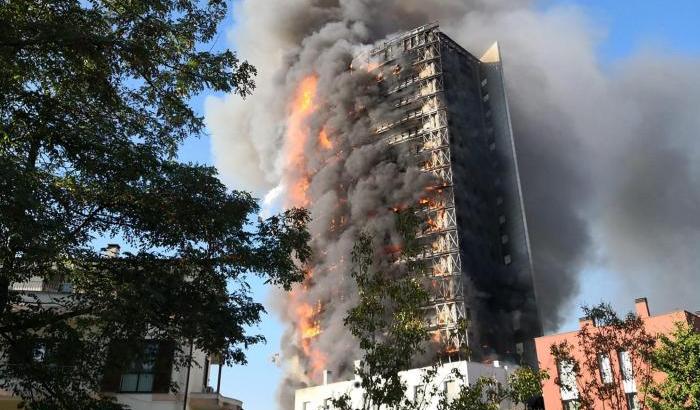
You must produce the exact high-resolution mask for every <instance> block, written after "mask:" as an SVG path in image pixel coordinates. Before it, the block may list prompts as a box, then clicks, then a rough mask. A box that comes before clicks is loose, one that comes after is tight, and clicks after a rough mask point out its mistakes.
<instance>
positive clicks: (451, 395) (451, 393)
mask: <svg viewBox="0 0 700 410" xmlns="http://www.w3.org/2000/svg"><path fill="white" fill-rule="evenodd" d="M443 388H444V389H445V397H446V398H447V401H448V402H451V401H452V400H454V399H455V398H457V395H458V393H459V387H458V386H457V380H454V379H452V380H447V381H446V382H445V385H444V386H443Z"/></svg>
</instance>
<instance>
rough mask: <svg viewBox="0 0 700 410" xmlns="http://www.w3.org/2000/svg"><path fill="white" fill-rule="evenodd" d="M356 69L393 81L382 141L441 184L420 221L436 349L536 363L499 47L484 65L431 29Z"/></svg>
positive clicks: (381, 49)
mask: <svg viewBox="0 0 700 410" xmlns="http://www.w3.org/2000/svg"><path fill="white" fill-rule="evenodd" d="M356 60H359V61H358V62H359V63H360V64H367V65H368V67H371V69H372V70H378V71H379V72H381V73H382V74H380V76H381V77H382V78H381V82H382V83H383V85H384V86H385V87H386V98H387V100H388V101H389V103H390V104H392V105H393V107H394V110H393V112H392V114H391V117H392V118H390V119H387V120H386V121H385V122H383V123H380V124H378V126H377V129H376V132H377V134H378V135H379V136H380V137H382V138H383V139H384V140H385V141H386V143H387V144H389V145H390V146H393V147H396V149H397V150H398V151H399V152H401V153H403V154H402V155H408V156H410V157H411V158H410V161H412V163H413V164H415V165H416V166H418V167H420V169H422V170H423V171H424V172H426V173H430V174H432V175H433V176H434V177H435V178H434V179H435V181H436V182H435V186H434V187H431V188H432V189H431V191H430V194H429V195H428V197H426V198H425V199H423V200H422V201H421V202H422V205H423V206H422V207H419V210H418V212H419V213H420V215H421V220H423V221H424V223H423V225H422V228H421V230H420V232H419V235H418V237H419V240H421V241H422V244H423V245H424V250H423V251H422V253H421V255H420V258H421V259H422V260H423V261H425V264H426V265H427V270H428V272H429V273H430V275H431V276H430V281H429V282H430V289H432V292H431V294H432V300H431V305H430V306H429V307H428V308H427V312H426V315H427V321H428V323H429V325H430V328H431V331H432V332H434V334H435V337H434V339H439V340H440V341H441V342H442V344H443V345H444V349H445V351H446V352H448V353H449V352H456V354H457V355H458V356H459V353H458V352H462V351H466V350H467V349H464V348H465V347H467V348H468V351H469V352H470V353H469V356H468V357H460V358H469V359H472V360H488V359H499V358H500V359H503V360H511V361H515V362H519V361H520V360H525V361H526V362H530V363H534V362H535V353H534V352H535V349H534V345H533V344H532V340H533V338H534V337H536V336H539V335H541V332H542V328H541V324H540V319H539V314H538V310H537V303H536V299H535V292H534V286H533V277H532V276H533V270H532V262H531V256H530V246H529V239H528V232H527V223H526V219H525V213H524V208H523V201H522V194H521V187H520V178H519V174H518V165H517V157H516V150H515V144H514V140H513V132H512V127H511V123H510V113H509V110H508V101H507V95H506V91H505V86H504V82H503V68H502V65H501V55H500V50H499V47H498V44H494V45H493V46H492V47H491V48H490V49H489V50H488V51H487V52H486V53H485V54H484V55H483V56H482V57H481V58H477V57H475V56H473V55H472V54H470V53H469V52H468V51H466V50H465V49H464V48H462V47H460V46H459V45H458V44H457V43H456V42H454V41H453V40H452V39H450V38H449V37H448V36H447V35H445V34H444V33H442V32H441V31H440V29H439V27H438V25H437V24H429V25H426V26H422V27H419V28H416V29H414V30H411V31H409V32H406V33H403V34H401V35H399V36H398V37H396V38H394V39H392V40H388V41H386V42H384V43H382V44H381V45H380V46H378V47H377V48H375V49H373V50H372V51H370V52H369V53H368V54H366V55H362V56H359V57H358V58H357V59H356ZM355 64H356V63H355V62H353V65H355ZM462 321H466V323H468V330H467V332H466V333H464V332H461V331H457V330H458V329H461V326H460V323H462Z"/></svg>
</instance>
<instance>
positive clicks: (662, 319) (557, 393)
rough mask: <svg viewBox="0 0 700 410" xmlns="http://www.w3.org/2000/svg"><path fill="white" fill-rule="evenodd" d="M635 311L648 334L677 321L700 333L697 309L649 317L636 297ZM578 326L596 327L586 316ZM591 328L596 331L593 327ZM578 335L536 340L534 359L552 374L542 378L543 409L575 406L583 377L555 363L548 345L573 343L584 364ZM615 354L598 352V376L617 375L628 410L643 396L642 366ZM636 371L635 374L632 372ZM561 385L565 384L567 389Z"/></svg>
mask: <svg viewBox="0 0 700 410" xmlns="http://www.w3.org/2000/svg"><path fill="white" fill-rule="evenodd" d="M635 310H636V314H637V315H638V316H639V317H640V318H641V319H642V321H643V323H644V327H645V329H646V331H647V333H649V334H650V335H658V334H668V333H671V332H672V331H673V330H674V328H675V325H674V324H675V323H677V322H682V323H687V324H688V325H690V326H691V327H693V328H694V329H696V330H697V331H698V332H700V315H699V314H698V312H696V313H691V312H688V311H685V310H676V311H673V312H669V313H664V314H660V315H656V316H651V315H650V314H649V306H648V304H647V300H646V298H639V299H636V300H635ZM579 325H580V327H581V328H583V327H584V326H595V325H594V324H593V323H592V322H591V321H590V320H588V319H586V318H583V319H581V320H580V323H579ZM593 330H594V331H595V329H593ZM577 334H578V330H576V331H571V332H565V333H558V334H553V335H548V336H542V337H538V338H536V339H535V347H536V349H537V359H538V361H539V365H540V368H541V369H544V370H546V371H547V372H549V375H550V376H551V377H550V379H549V380H545V382H544V385H543V387H542V393H543V396H544V407H545V409H546V410H559V409H563V410H571V409H576V408H578V399H579V389H581V386H582V385H583V384H582V383H581V382H582V381H585V380H578V379H576V376H575V375H573V372H572V368H571V364H570V363H557V362H556V360H555V358H554V357H553V356H552V355H551V353H550V347H551V346H552V345H553V344H559V343H561V342H564V341H566V342H568V343H569V344H570V345H572V346H573V349H572V352H571V353H572V356H573V358H574V359H575V360H577V361H578V362H579V363H583V361H584V357H583V352H582V351H581V349H580V347H579V346H578V339H577ZM615 353H616V354H603V355H599V358H598V361H599V363H600V365H599V367H600V368H599V374H598V375H597V376H598V377H600V378H601V380H602V381H604V379H605V378H607V377H612V376H611V375H612V374H617V375H618V377H619V378H620V380H621V381H622V382H621V383H619V385H620V388H621V389H623V390H624V394H625V398H626V401H627V408H628V409H629V410H637V409H639V408H641V407H640V406H639V402H640V401H641V399H642V396H641V395H642V392H641V389H640V379H639V374H641V373H642V371H644V370H645V369H635V368H634V367H635V365H637V366H638V365H639V363H637V362H635V361H633V360H632V359H631V358H630V357H631V355H630V352H626V351H622V352H615ZM647 369H648V367H647ZM636 371H637V373H635V372H636ZM582 373H584V374H582V375H581V378H586V377H589V376H588V375H586V374H585V373H586V372H585V371H584V372H582ZM651 376H652V378H653V379H654V380H655V381H659V380H662V379H663V377H664V375H663V374H661V373H652V374H651ZM557 377H559V379H560V384H561V385H563V387H560V385H557V383H556V382H555V379H556V378H557ZM564 386H568V388H567V387H564ZM604 407H606V406H604V405H603V403H599V402H596V403H595V408H604ZM608 407H609V406H608Z"/></svg>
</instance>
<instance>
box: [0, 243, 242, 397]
mask: <svg viewBox="0 0 700 410" xmlns="http://www.w3.org/2000/svg"><path fill="white" fill-rule="evenodd" d="M113 246H114V245H113ZM117 249H118V248H117ZM117 252H118V250H117ZM12 291H14V292H22V293H23V294H26V295H31V296H32V297H34V298H37V300H40V301H41V302H42V303H51V301H52V300H56V298H60V297H62V296H65V295H67V294H70V292H71V291H72V289H71V286H70V284H68V283H64V282H61V281H54V282H48V281H46V280H43V279H42V278H38V277H35V278H31V279H30V280H29V281H27V282H24V283H15V284H13V285H12ZM182 346H183V350H185V351H190V350H189V349H190V346H189V344H187V343H182ZM147 349H148V353H149V355H151V356H152V357H151V358H150V360H143V361H142V362H134V363H131V364H130V365H129V366H128V367H127V368H126V369H125V370H124V371H119V372H111V373H110V372H109V371H107V372H106V373H105V375H104V379H103V380H102V392H101V393H102V394H105V395H113V396H114V397H116V399H117V401H118V402H120V403H122V404H125V405H128V406H129V408H130V409H132V410H215V409H218V410H220V409H224V410H242V409H243V403H242V402H241V401H240V400H236V399H233V398H230V397H226V396H223V395H222V394H221V391H220V390H221V389H220V387H221V365H220V360H219V359H218V358H216V357H208V356H207V355H206V354H205V353H204V352H203V351H201V350H198V349H196V348H194V349H192V350H191V354H192V357H193V358H194V360H195V362H196V363H198V365H193V366H190V367H189V368H186V367H184V368H182V367H181V368H175V367H174V366H172V362H173V357H174V349H173V346H172V345H170V346H169V347H168V344H167V343H162V342H156V341H153V342H151V343H148V344H147ZM146 356H148V355H146ZM212 370H216V372H215V373H214V372H212ZM212 374H215V377H214V378H213V377H212ZM173 383H175V384H177V386H178V392H177V393H173V392H172V391H170V390H171V389H170V386H171V385H172V384H173ZM20 402H21V400H20V399H19V398H17V397H15V396H13V395H12V394H11V393H10V392H7V391H3V390H1V389H0V410H16V409H17V408H18V407H17V405H18V404H19V403H20Z"/></svg>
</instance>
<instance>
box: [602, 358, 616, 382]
mask: <svg viewBox="0 0 700 410" xmlns="http://www.w3.org/2000/svg"><path fill="white" fill-rule="evenodd" d="M598 369H600V380H601V381H602V382H603V383H605V384H610V383H612V382H613V376H612V367H611V365H610V356H609V355H607V354H599V355H598Z"/></svg>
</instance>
